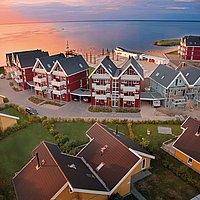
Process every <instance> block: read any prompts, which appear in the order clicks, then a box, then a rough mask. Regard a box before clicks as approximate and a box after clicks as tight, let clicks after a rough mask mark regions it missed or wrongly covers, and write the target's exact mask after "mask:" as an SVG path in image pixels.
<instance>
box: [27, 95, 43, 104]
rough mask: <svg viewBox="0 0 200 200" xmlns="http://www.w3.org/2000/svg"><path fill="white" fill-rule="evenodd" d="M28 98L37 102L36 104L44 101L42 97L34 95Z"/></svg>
mask: <svg viewBox="0 0 200 200" xmlns="http://www.w3.org/2000/svg"><path fill="white" fill-rule="evenodd" d="M28 100H29V101H31V102H33V103H35V104H39V103H41V102H43V101H44V100H42V99H40V98H38V97H34V96H31V97H29V98H28Z"/></svg>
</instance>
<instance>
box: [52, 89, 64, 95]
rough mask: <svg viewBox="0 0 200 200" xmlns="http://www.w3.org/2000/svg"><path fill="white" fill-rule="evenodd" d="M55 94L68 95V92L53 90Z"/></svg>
mask: <svg viewBox="0 0 200 200" xmlns="http://www.w3.org/2000/svg"><path fill="white" fill-rule="evenodd" d="M53 94H56V95H62V94H66V90H53Z"/></svg>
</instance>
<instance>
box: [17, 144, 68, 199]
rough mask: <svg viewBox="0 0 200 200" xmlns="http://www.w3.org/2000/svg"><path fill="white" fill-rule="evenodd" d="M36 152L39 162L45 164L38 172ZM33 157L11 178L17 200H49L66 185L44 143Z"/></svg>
mask: <svg viewBox="0 0 200 200" xmlns="http://www.w3.org/2000/svg"><path fill="white" fill-rule="evenodd" d="M36 152H37V153H38V155H39V159H40V162H41V161H42V160H44V162H45V163H44V165H43V166H41V167H40V168H39V169H38V170H37V169H36V166H37V158H36V156H35V153H36ZM33 156H34V157H33V158H32V159H31V160H30V162H29V163H27V165H26V166H25V167H24V168H23V169H22V170H21V171H20V172H19V173H18V174H16V176H15V177H14V178H13V183H14V187H15V191H16V195H17V199H19V200H27V199H29V200H36V199H37V200H49V199H51V197H53V196H54V195H55V194H56V193H57V192H58V190H60V188H62V187H63V185H64V184H66V182H67V180H66V179H65V177H64V176H63V174H62V172H61V171H60V169H59V167H58V165H57V164H56V163H55V161H54V159H53V157H52V155H51V154H50V153H49V150H48V148H47V146H46V145H45V143H41V144H40V145H39V146H38V147H37V148H36V149H35V150H34V151H33Z"/></svg>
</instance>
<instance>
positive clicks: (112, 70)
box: [101, 56, 120, 77]
mask: <svg viewBox="0 0 200 200" xmlns="http://www.w3.org/2000/svg"><path fill="white" fill-rule="evenodd" d="M101 64H103V66H104V67H105V68H106V70H107V71H108V72H109V74H111V76H113V77H118V76H119V74H120V70H119V69H118V68H117V67H116V65H115V64H114V63H113V62H112V60H111V59H110V58H109V57H108V56H106V57H105V58H104V59H103V61H102V62H101Z"/></svg>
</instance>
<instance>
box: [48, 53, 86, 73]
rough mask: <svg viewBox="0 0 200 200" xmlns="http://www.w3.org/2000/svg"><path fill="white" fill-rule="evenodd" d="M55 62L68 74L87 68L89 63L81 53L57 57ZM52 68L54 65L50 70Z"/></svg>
mask: <svg viewBox="0 0 200 200" xmlns="http://www.w3.org/2000/svg"><path fill="white" fill-rule="evenodd" d="M56 63H59V65H60V66H61V67H62V69H63V70H64V72H65V73H66V74H67V75H68V76H69V75H73V74H76V73H78V72H81V71H85V70H88V69H89V65H88V64H87V62H86V61H85V59H84V58H83V57H82V56H81V55H78V56H74V57H70V58H62V59H59V60H58V61H57V62H56ZM56 63H55V65H56ZM55 65H54V66H55ZM53 69H54V67H53V68H52V70H53ZM52 70H51V71H52Z"/></svg>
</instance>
